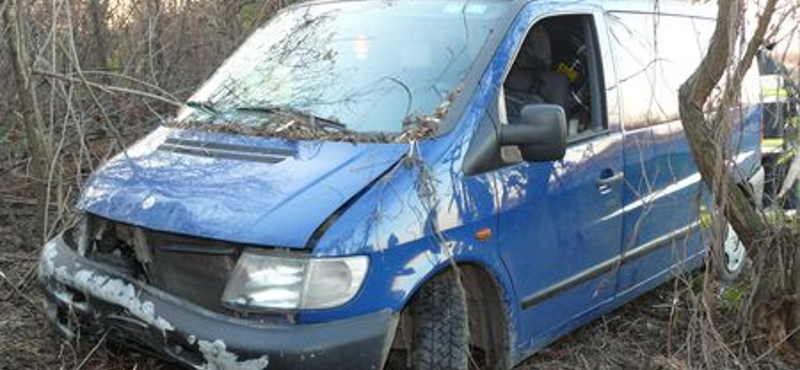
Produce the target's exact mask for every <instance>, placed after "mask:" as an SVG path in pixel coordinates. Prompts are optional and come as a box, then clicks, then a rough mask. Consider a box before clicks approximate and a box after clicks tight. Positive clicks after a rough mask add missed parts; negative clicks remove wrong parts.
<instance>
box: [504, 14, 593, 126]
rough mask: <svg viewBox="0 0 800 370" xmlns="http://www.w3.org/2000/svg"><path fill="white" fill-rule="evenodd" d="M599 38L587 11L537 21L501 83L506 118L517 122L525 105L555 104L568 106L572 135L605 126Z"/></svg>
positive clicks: (507, 120)
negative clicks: (597, 38) (585, 13)
mask: <svg viewBox="0 0 800 370" xmlns="http://www.w3.org/2000/svg"><path fill="white" fill-rule="evenodd" d="M587 35H588V37H587ZM595 41H596V38H595V30H594V22H593V20H592V17H591V16H588V15H569V16H558V17H551V18H547V19H545V20H542V21H540V22H538V23H536V24H535V25H534V26H533V27H532V28H531V29H530V31H528V35H527V36H526V38H525V40H524V42H523V45H522V48H521V49H520V51H519V53H518V55H517V57H516V59H515V61H514V64H513V65H512V67H511V70H510V71H509V73H508V76H507V77H506V81H505V83H504V84H503V97H502V98H501V101H500V107H501V108H500V109H501V114H500V116H501V117H504V118H505V119H504V120H503V122H504V123H510V124H514V123H517V122H519V120H520V113H521V112H522V108H523V107H524V106H526V105H529V104H555V105H559V106H561V107H562V108H563V109H564V113H565V114H566V118H567V125H568V130H569V136H570V138H574V137H578V136H582V135H583V134H587V133H590V132H591V131H597V130H602V129H603V128H604V126H605V124H604V121H605V120H604V114H603V111H604V109H603V107H602V103H601V102H602V99H600V95H601V94H600V92H601V91H603V89H602V88H601V86H600V84H601V83H602V79H601V78H600V65H599V64H598V63H597V61H598V55H599V54H598V52H597V47H596V45H597V44H596V42H595ZM503 111H505V112H503ZM501 119H502V118H501Z"/></svg>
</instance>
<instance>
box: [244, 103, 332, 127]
mask: <svg viewBox="0 0 800 370" xmlns="http://www.w3.org/2000/svg"><path fill="white" fill-rule="evenodd" d="M236 110H237V111H240V112H258V113H267V114H280V113H287V114H290V115H293V116H297V117H304V118H308V119H309V120H311V121H312V122H314V121H317V122H322V123H324V124H325V125H327V126H333V127H334V128H336V129H338V130H342V131H346V130H347V126H345V124H344V123H341V122H339V121H338V120H335V119H331V118H324V117H319V116H315V115H313V114H311V113H309V112H305V111H302V110H300V109H297V108H291V107H285V106H270V105H265V106H256V105H254V106H240V107H236Z"/></svg>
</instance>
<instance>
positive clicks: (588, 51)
mask: <svg viewBox="0 0 800 370" xmlns="http://www.w3.org/2000/svg"><path fill="white" fill-rule="evenodd" d="M714 16H715V10H714V9H713V8H708V7H706V6H700V5H691V4H688V3H674V2H668V1H658V2H657V3H656V2H642V1H601V0H587V1H568V0H535V1H529V0H424V1H422V0H396V1H378V0H362V1H346V0H345V1H321V2H310V3H303V4H299V5H295V6H291V7H289V8H287V9H285V10H283V11H281V12H280V13H279V14H278V15H276V16H275V17H274V18H273V19H272V20H271V21H269V22H268V23H267V24H266V25H264V26H263V27H262V28H260V29H258V30H256V31H255V32H254V34H253V35H252V36H251V37H250V38H249V39H248V40H247V41H246V42H245V43H244V44H243V45H242V46H241V47H240V48H239V49H238V50H237V51H236V52H235V53H234V54H233V55H232V56H231V57H230V58H229V59H228V60H226V61H225V62H224V64H223V65H222V66H221V67H220V68H219V70H218V71H217V72H215V73H214V74H213V76H212V77H211V78H210V79H209V80H208V81H206V82H205V83H204V84H203V86H202V87H201V88H200V89H199V90H198V91H197V92H196V93H195V94H194V96H193V97H192V98H191V99H190V100H189V101H188V102H187V104H186V106H184V107H183V108H182V109H181V110H180V111H179V112H178V114H177V116H176V117H175V119H174V120H171V121H170V122H167V123H165V124H164V125H162V126H161V127H159V128H157V129H155V130H154V131H153V132H151V133H150V134H149V135H147V136H146V137H144V138H143V139H142V140H140V141H139V142H138V143H136V144H135V145H133V146H132V147H130V148H129V149H127V150H125V151H124V152H123V153H120V154H119V155H117V156H116V157H114V158H113V159H111V160H110V161H108V162H107V163H106V164H105V165H104V166H102V168H100V169H99V170H98V171H96V172H95V173H94V174H93V175H92V177H91V178H90V180H89V181H88V183H87V184H86V186H85V189H83V193H82V196H81V198H80V200H79V202H78V205H77V207H78V208H79V209H80V211H81V217H80V218H79V220H77V221H76V222H75V223H74V225H73V226H72V227H69V228H68V229H67V230H66V231H64V232H63V233H61V234H60V235H58V236H56V237H55V238H53V239H52V240H50V241H49V242H47V243H46V245H45V246H44V248H43V251H42V256H41V260H40V264H39V277H40V281H41V283H42V285H43V287H44V289H45V292H46V297H47V298H46V312H47V313H48V316H49V319H50V320H51V321H52V322H53V323H54V326H55V327H56V328H57V330H58V331H60V332H61V333H63V334H64V335H66V336H76V335H80V336H81V337H92V336H102V335H107V337H108V338H109V339H112V340H115V341H118V342H122V343H125V344H128V345H130V346H132V347H133V348H135V349H138V350H141V351H145V352H149V353H152V354H154V355H156V356H160V357H163V358H165V359H167V360H169V361H173V362H176V363H179V364H182V365H184V366H186V367H189V368H195V369H225V370H234V369H240V370H260V369H273V368H275V369H282V368H287V369H343V368H347V369H381V368H384V367H385V366H386V367H395V366H396V367H399V368H409V367H410V368H413V369H467V368H468V367H470V366H478V367H481V368H498V369H505V368H510V367H512V366H514V365H516V364H518V363H520V362H521V361H523V360H524V359H525V358H526V357H528V356H530V355H531V354H533V353H534V352H536V351H537V350H539V349H541V348H543V347H544V346H546V345H547V344H549V343H551V342H553V341H554V340H556V339H557V338H559V337H560V336H563V335H564V334H566V333H569V332H570V331H571V330H573V329H575V328H577V327H579V326H581V325H583V324H586V323H587V322H589V321H591V320H592V319H594V318H596V317H598V316H599V315H602V314H604V313H607V312H609V311H611V310H612V309H614V308H616V307H618V306H620V305H621V304H623V303H625V302H627V301H630V300H631V299H633V298H634V297H636V296H639V295H641V294H643V293H645V292H647V291H648V290H651V289H653V288H654V287H656V286H658V285H659V284H662V283H664V282H665V281H668V280H669V279H670V278H672V277H673V276H674V275H675V274H676V273H680V272H681V271H687V270H689V269H692V268H696V267H699V266H701V265H702V264H703V263H704V262H703V261H704V260H705V258H706V254H707V248H706V247H707V244H708V238H705V239H704V231H703V225H704V224H702V223H701V222H700V219H701V217H700V216H701V212H702V207H703V204H707V200H708V199H709V195H708V193H707V191H705V190H704V187H703V185H702V182H701V178H700V175H699V174H698V172H697V169H696V166H695V164H694V162H693V159H692V156H691V153H690V151H689V147H688V144H687V142H686V140H685V138H684V134H683V131H682V126H681V122H680V121H679V117H678V103H677V93H676V92H677V89H678V87H679V85H680V84H681V83H682V82H683V81H684V80H685V79H686V78H687V77H688V76H689V74H690V73H691V72H692V71H693V70H694V68H695V67H696V66H697V65H698V63H699V61H700V60H701V57H702V56H703V53H704V51H705V50H706V47H707V43H708V41H709V39H710V36H711V33H712V32H713V29H714V24H715V23H714ZM754 78H755V81H756V82H755V85H753V83H752V81H753V80H754ZM757 84H758V79H757V74H753V73H750V74H748V77H747V79H746V83H745V86H744V87H745V92H744V93H743V94H742V96H741V104H740V105H739V106H738V108H737V109H736V110H735V111H734V112H732V113H733V114H732V117H733V120H734V121H735V122H734V126H735V127H736V134H735V135H734V136H733V138H732V140H731V143H729V145H728V146H727V147H728V148H729V149H730V153H729V154H730V157H731V161H730V165H731V168H732V169H733V170H734V173H735V174H736V178H737V181H738V182H739V183H740V184H741V185H742V186H744V187H745V188H747V189H750V190H752V193H753V194H755V197H757V194H758V193H759V189H760V186H761V183H762V182H763V171H762V170H761V166H760V163H759V158H760V135H759V133H760V127H759V125H760V118H761V111H760V108H759V105H758V104H757V101H758V91H759V90H758V86H757ZM754 96H755V98H753V97H754ZM756 199H757V198H756ZM705 234H708V233H705ZM728 235H729V238H728V239H727V241H726V243H725V245H726V247H725V248H724V249H725V256H724V258H721V259H719V260H720V262H719V263H718V264H717V265H718V269H719V271H720V275H721V276H723V277H726V278H733V277H735V276H736V275H737V274H738V273H739V272H740V271H741V269H742V267H743V266H744V265H745V257H746V256H745V251H744V248H743V247H742V246H741V245H740V244H739V243H738V242H737V240H736V237H735V234H734V233H729V234H728ZM397 359H400V360H399V361H397Z"/></svg>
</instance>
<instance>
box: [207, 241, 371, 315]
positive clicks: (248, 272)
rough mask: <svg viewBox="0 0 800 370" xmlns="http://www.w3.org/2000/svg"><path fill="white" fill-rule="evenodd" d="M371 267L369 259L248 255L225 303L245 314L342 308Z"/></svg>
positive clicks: (235, 274)
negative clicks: (368, 266)
mask: <svg viewBox="0 0 800 370" xmlns="http://www.w3.org/2000/svg"><path fill="white" fill-rule="evenodd" d="M368 264H369V259H368V258H367V256H353V257H342V258H311V257H307V258H302V257H278V256H272V255H267V254H260V253H258V252H253V251H252V250H251V251H245V252H244V253H242V256H241V257H240V258H239V262H238V263H237V264H236V268H235V269H234V270H233V274H232V275H231V277H230V279H229V280H228V285H227V286H226V287H225V292H224V293H223V294H222V303H223V304H224V305H225V306H227V307H230V308H236V309H245V310H266V309H284V310H292V309H322V308H331V307H336V306H341V305H343V304H345V303H347V302H349V301H350V300H351V299H353V297H355V295H356V293H358V290H359V289H360V288H361V284H362V283H363V282H364V277H365V276H366V275H367V265H368Z"/></svg>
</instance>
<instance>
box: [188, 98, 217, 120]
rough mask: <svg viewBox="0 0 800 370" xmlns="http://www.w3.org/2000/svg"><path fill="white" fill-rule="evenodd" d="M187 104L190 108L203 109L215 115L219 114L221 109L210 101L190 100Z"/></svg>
mask: <svg viewBox="0 0 800 370" xmlns="http://www.w3.org/2000/svg"><path fill="white" fill-rule="evenodd" d="M186 106H187V107H189V108H194V109H199V110H202V111H204V112H206V113H211V114H213V115H215V116H216V115H218V114H219V110H218V109H217V108H216V107H214V103H212V102H210V101H199V100H189V101H187V102H186Z"/></svg>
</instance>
